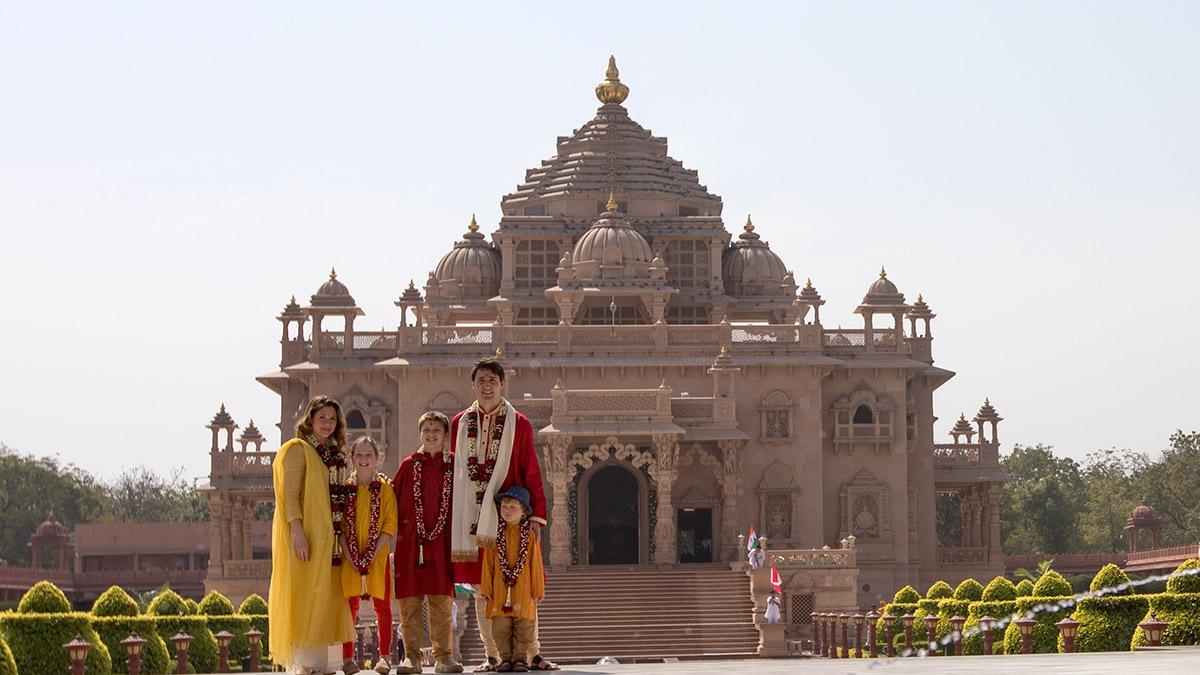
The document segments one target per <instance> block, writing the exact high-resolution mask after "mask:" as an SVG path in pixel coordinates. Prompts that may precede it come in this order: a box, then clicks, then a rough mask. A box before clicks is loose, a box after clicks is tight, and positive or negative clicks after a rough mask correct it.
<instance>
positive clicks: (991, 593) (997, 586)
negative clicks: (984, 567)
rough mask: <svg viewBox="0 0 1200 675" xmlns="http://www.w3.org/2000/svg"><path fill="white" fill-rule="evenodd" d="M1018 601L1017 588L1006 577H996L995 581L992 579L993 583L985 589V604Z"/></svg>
mask: <svg viewBox="0 0 1200 675" xmlns="http://www.w3.org/2000/svg"><path fill="white" fill-rule="evenodd" d="M1030 586H1031V587H1030V590H1031V591H1032V590H1033V588H1032V584H1031V585H1030ZM1016 599H1017V587H1016V586H1014V585H1013V582H1011V581H1009V580H1008V579H1005V578H1004V577H996V578H995V579H992V582H991V583H990V584H988V585H987V588H985V589H983V601H984V602H1005V601H1009V600H1016Z"/></svg>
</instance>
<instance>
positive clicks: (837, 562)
mask: <svg viewBox="0 0 1200 675" xmlns="http://www.w3.org/2000/svg"><path fill="white" fill-rule="evenodd" d="M767 561H768V562H772V563H775V566H776V567H857V566H858V561H857V552H856V551H855V549H852V548H830V549H780V550H776V551H771V552H769V553H767Z"/></svg>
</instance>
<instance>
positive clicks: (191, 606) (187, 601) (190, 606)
mask: <svg viewBox="0 0 1200 675" xmlns="http://www.w3.org/2000/svg"><path fill="white" fill-rule="evenodd" d="M183 604H184V605H185V606H186V607H187V613H188V616H196V615H197V614H199V613H200V604H199V603H197V602H196V601H195V600H193V599H191V598H184V600H183Z"/></svg>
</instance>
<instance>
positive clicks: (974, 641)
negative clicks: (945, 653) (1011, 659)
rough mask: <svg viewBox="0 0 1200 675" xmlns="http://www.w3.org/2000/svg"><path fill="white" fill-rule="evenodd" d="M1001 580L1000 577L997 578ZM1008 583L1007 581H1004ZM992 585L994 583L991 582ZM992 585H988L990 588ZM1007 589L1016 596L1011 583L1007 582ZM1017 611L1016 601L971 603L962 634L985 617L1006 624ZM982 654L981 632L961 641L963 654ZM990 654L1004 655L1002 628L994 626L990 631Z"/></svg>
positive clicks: (970, 629) (972, 628)
mask: <svg viewBox="0 0 1200 675" xmlns="http://www.w3.org/2000/svg"><path fill="white" fill-rule="evenodd" d="M998 578H1002V577H998ZM1004 580H1005V581H1008V580H1007V579H1004ZM993 583H994V582H993ZM991 586H992V584H988V587H989V588H991ZM1007 588H1009V589H1012V590H1013V593H1014V595H1015V594H1016V587H1014V586H1013V585H1012V582H1011V581H1009V582H1008V586H1007ZM1016 611H1017V600H1016V598H1013V599H1011V600H996V601H993V602H986V601H985V602H972V603H971V604H970V606H969V608H968V610H967V622H966V623H965V624H963V633H964V634H967V633H970V632H971V631H972V630H974V629H975V628H977V627H978V626H979V620H980V619H981V618H983V617H985V616H990V617H992V618H993V619H996V620H997V621H1004V622H1007V621H1008V619H1009V618H1010V617H1012V615H1013V614H1015V613H1016ZM982 653H983V630H982V629H980V632H979V633H976V634H975V635H971V636H970V637H968V638H966V639H965V640H963V654H966V655H978V654H982ZM992 653H993V654H1003V653H1004V626H1002V625H999V624H996V627H995V628H993V630H992Z"/></svg>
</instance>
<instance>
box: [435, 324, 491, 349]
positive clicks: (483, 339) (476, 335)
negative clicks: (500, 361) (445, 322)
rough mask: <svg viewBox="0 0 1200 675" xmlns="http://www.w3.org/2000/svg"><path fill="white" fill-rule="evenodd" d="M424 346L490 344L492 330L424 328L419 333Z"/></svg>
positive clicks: (467, 327)
mask: <svg viewBox="0 0 1200 675" xmlns="http://www.w3.org/2000/svg"><path fill="white" fill-rule="evenodd" d="M421 344H424V345H470V346H472V347H478V346H479V345H490V344H492V329H491V328H490V327H486V326H463V327H447V328H426V329H425V330H424V331H422V333H421Z"/></svg>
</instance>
